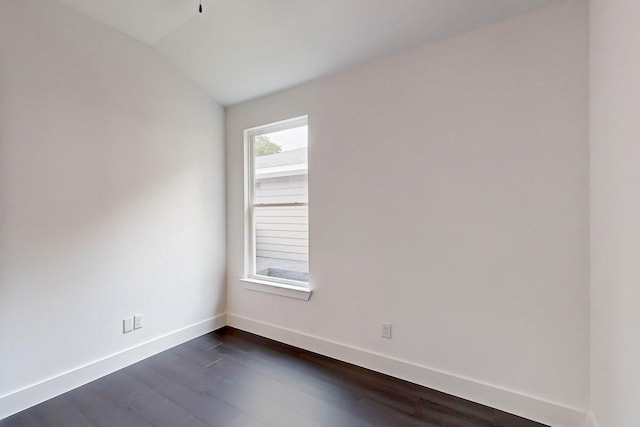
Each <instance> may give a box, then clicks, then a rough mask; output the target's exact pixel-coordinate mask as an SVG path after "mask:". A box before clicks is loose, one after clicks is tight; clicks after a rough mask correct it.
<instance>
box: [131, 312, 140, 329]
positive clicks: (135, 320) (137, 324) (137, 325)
mask: <svg viewBox="0 0 640 427" xmlns="http://www.w3.org/2000/svg"><path fill="white" fill-rule="evenodd" d="M140 328H142V314H136V315H135V316H133V329H140Z"/></svg>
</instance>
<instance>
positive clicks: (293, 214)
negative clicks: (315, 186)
mask: <svg viewBox="0 0 640 427" xmlns="http://www.w3.org/2000/svg"><path fill="white" fill-rule="evenodd" d="M256 184H257V185H256V197H255V200H256V203H289V202H307V200H308V193H307V175H306V174H304V175H295V176H288V177H278V178H265V179H260V180H258V181H257V183H256ZM308 215H309V209H308V208H307V207H306V206H296V207H277V208H276V207H274V208H266V207H259V208H256V210H255V222H256V256H258V257H265V258H277V259H284V260H290V261H305V262H308V260H309V220H308Z"/></svg>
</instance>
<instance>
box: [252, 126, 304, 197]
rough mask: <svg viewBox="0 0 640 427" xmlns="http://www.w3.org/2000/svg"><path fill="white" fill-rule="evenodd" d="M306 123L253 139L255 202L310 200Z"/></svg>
mask: <svg viewBox="0 0 640 427" xmlns="http://www.w3.org/2000/svg"><path fill="white" fill-rule="evenodd" d="M307 142H308V140H307V126H300V127H296V128H292V129H286V130H283V131H279V132H272V133H268V134H264V135H259V136H256V137H255V138H254V150H253V151H254V153H255V159H254V165H255V174H254V176H255V182H254V185H255V187H254V203H257V204H264V203H307V202H308V199H309V198H308V192H307Z"/></svg>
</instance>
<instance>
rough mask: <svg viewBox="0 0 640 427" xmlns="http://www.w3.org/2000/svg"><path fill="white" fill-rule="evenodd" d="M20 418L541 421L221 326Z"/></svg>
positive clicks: (22, 421) (79, 422)
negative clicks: (527, 418) (221, 327)
mask: <svg viewBox="0 0 640 427" xmlns="http://www.w3.org/2000/svg"><path fill="white" fill-rule="evenodd" d="M23 426H55V427H72V426H103V427H113V426H123V427H136V426H167V427H179V426H183V427H207V426H213V427H259V426H278V427H306V426H328V427H342V426H343V427H361V426H393V427H402V426H428V427H435V426H442V427H444V426H446V427H541V424H538V423H534V422H532V421H528V420H525V419H523V418H519V417H516V416H514V415H510V414H507V413H504V412H501V411H498V410H495V409H491V408H488V407H486V406H482V405H478V404H476V403H472V402H469V401H466V400H463V399H459V398H456V397H453V396H450V395H446V394H443V393H440V392H437V391H434V390H430V389H428V388H425V387H421V386H418V385H415V384H412V383H408V382H406V381H402V380H398V379H396V378H392V377H389V376H386V375H382V374H378V373H375V372H372V371H369V370H367V369H363V368H359V367H356V366H353V365H349V364H347V363H343V362H339V361H336V360H333V359H330V358H327V357H324V356H320V355H318V354H314V353H310V352H308V351H304V350H300V349H297V348H294V347H291V346H287V345H284V344H280V343H277V342H274V341H271V340H268V339H265V338H261V337H258V336H256V335H252V334H248V333H246V332H242V331H239V330H236V329H233V328H224V329H221V330H219V331H217V332H213V333H211V334H207V335H204V336H202V337H200V338H196V339H194V340H192V341H189V342H187V343H185V344H182V345H180V346H178V347H175V348H173V349H170V350H167V351H165V352H163V353H160V354H158V355H156V356H154V357H151V358H149V359H146V360H144V361H142V362H140V363H137V364H135V365H132V366H129V367H127V368H125V369H122V370H120V371H118V372H115V373H113V374H111V375H108V376H106V377H104V378H101V379H99V380H96V381H94V382H92V383H90V384H87V385H85V386H83V387H80V388H78V389H75V390H73V391H70V392H69V393H66V394H63V395H61V396H58V397H56V398H54V399H51V400H49V401H47V402H44V403H42V404H40V405H38V406H35V407H33V408H30V409H28V410H26V411H23V412H21V413H19V414H16V415H14V416H12V417H9V418H6V419H4V420H2V421H0V427H23Z"/></svg>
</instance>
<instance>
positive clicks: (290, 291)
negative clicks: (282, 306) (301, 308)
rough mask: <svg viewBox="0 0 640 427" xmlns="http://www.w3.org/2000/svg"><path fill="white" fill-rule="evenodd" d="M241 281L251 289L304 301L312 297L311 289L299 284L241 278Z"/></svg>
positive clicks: (245, 286) (246, 287)
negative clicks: (292, 284)
mask: <svg viewBox="0 0 640 427" xmlns="http://www.w3.org/2000/svg"><path fill="white" fill-rule="evenodd" d="M240 281H241V282H242V283H244V288H245V289H249V290H250V291H257V292H265V293H267V294H273V295H280V296H283V297H288V298H295V299H299V300H303V301H309V298H311V289H305V288H301V287H299V286H291V285H285V284H283V283H275V282H268V281H266V280H257V279H240Z"/></svg>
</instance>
